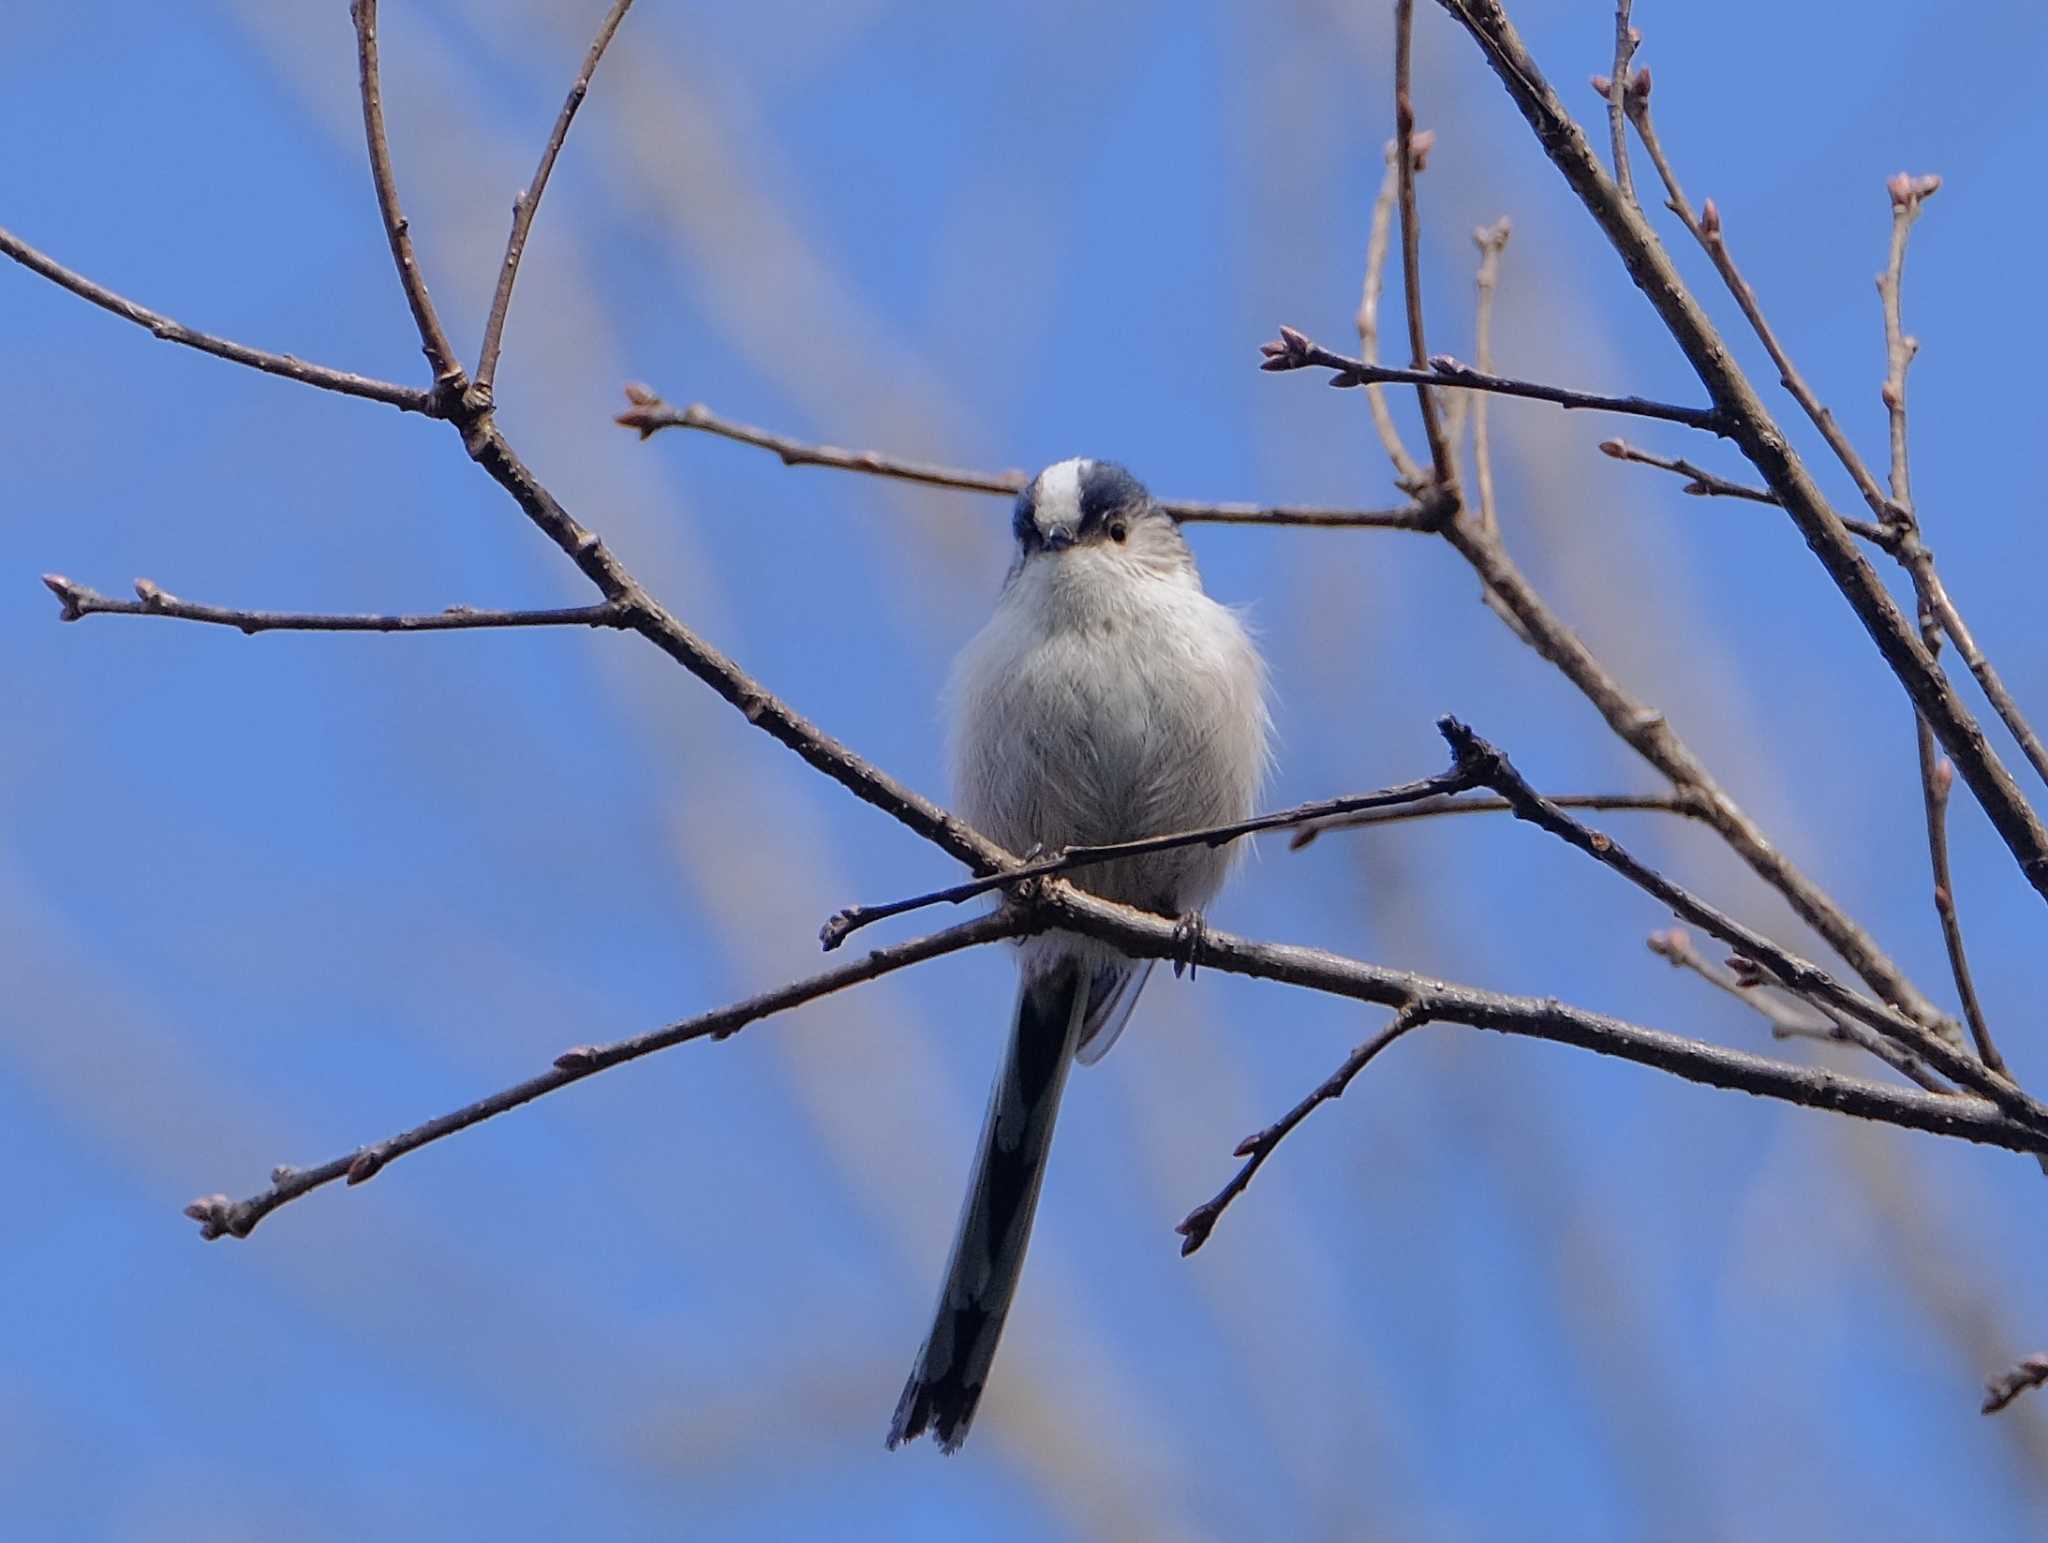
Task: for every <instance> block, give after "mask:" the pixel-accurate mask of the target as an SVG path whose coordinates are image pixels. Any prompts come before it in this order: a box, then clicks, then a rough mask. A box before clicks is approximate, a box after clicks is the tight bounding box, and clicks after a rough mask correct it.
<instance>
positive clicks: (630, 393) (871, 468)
mask: <svg viewBox="0 0 2048 1543" xmlns="http://www.w3.org/2000/svg"><path fill="white" fill-rule="evenodd" d="M626 397H627V400H628V401H630V402H632V403H633V405H632V406H631V407H629V408H627V409H626V411H624V412H622V413H620V414H619V415H618V416H617V417H616V418H615V419H614V420H613V421H614V422H615V423H619V424H621V425H623V426H624V427H626V428H629V429H638V430H639V431H640V437H641V438H642V439H646V438H648V437H649V436H650V435H652V434H655V433H657V432H658V431H660V430H662V429H701V430H702V431H703V432H704V433H707V434H715V435H717V436H718V437H719V438H721V439H730V440H734V441H736V442H737V443H739V444H742V445H752V446H754V447H755V448H756V449H758V450H766V451H768V452H769V453H770V454H772V455H774V456H775V457H776V458H777V459H779V460H780V461H781V462H782V464H783V465H785V466H825V467H830V468H832V469H833V470H835V471H857V472H864V473H866V474H867V475H869V476H873V477H892V478H894V479H895V480H897V481H899V482H917V483H922V484H924V485H925V486H927V487H937V488H959V489H961V490H962V491H964V492H969V493H995V494H1000V495H1002V496H1004V497H1013V496H1014V495H1016V494H1018V493H1021V492H1022V491H1023V490H1024V488H1025V487H1026V486H1027V485H1028V484H1029V483H1030V481H1031V477H1030V474H1029V473H1028V472H1021V471H975V470H972V469H970V468H968V467H963V466H943V465H940V464H939V463H938V462H936V461H917V460H912V459H910V458H908V457H905V456H897V455H889V454H886V453H884V452H882V451H879V450H843V449H841V448H840V447H839V446H837V445H816V444H807V443H805V442H804V441H803V440H798V439H791V438H789V437H788V436H787V435H783V434H777V433H774V432H772V431H771V430H768V429H763V428H756V427H755V426H754V425H753V424H751V423H738V422H735V421H734V420H732V419H730V418H722V417H720V416H719V415H718V414H717V413H715V412H713V411H712V410H711V409H710V408H708V407H706V406H705V405H704V404H703V403H702V402H692V403H690V404H689V406H687V407H674V406H671V405H670V404H669V403H667V402H665V401H663V400H662V399H661V397H660V396H659V394H657V393H656V392H655V391H653V390H652V389H650V388H649V387H646V386H640V385H633V386H628V387H627V388H626ZM1160 507H1161V508H1162V509H1164V510H1165V511H1166V512H1167V513H1168V514H1170V515H1172V516H1173V517H1174V518H1175V519H1177V520H1181V521H1184V522H1186V523H1188V524H1207V525H1320V526H1325V527H1328V528H1331V529H1360V530H1427V529H1429V517H1428V514H1427V512H1426V511H1425V510H1424V509H1423V507H1422V506H1421V505H1420V504H1409V505H1407V506H1405V507H1404V508H1400V509H1336V508H1323V507H1319V506H1309V505H1302V504H1246V503H1223V504H1219V503H1193V502H1189V501H1187V500H1184V499H1170V498H1169V499H1162V500H1160Z"/></svg>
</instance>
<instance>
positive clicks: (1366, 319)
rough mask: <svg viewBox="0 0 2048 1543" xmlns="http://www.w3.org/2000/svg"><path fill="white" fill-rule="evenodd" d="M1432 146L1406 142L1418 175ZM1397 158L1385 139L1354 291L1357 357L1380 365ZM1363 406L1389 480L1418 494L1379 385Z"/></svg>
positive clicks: (1412, 466)
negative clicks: (1361, 272) (1360, 278)
mask: <svg viewBox="0 0 2048 1543" xmlns="http://www.w3.org/2000/svg"><path fill="white" fill-rule="evenodd" d="M1435 143H1436V135H1435V134H1434V133H1433V132H1431V131H1430V130H1427V129H1425V130H1423V132H1421V133H1420V134H1417V135H1414V136H1413V137H1412V138H1411V140H1410V141H1409V147H1408V153H1409V156H1410V158H1411V159H1412V160H1413V161H1414V163H1415V170H1416V171H1417V173H1420V172H1421V171H1422V170H1423V169H1424V168H1425V167H1426V166H1427V165H1428V164H1429V151H1430V147H1431V146H1432V145H1434V144H1435ZM1399 154H1400V142H1399V141H1398V140H1392V139H1390V140H1388V141H1387V149H1386V162H1387V170H1386V175H1384V176H1383V177H1381V178H1380V190H1379V194H1378V196H1377V197H1375V198H1374V199H1373V201H1372V223H1371V225H1370V227H1369V228H1368V231H1367V234H1366V241H1365V278H1364V282H1363V283H1362V285H1361V286H1360V290H1359V296H1358V318H1357V322H1358V357H1359V358H1361V359H1363V360H1364V361H1365V362H1366V363H1367V364H1377V363H1378V362H1379V347H1380V292H1381V276H1382V274H1384V273H1385V271H1386V266H1387V233H1388V231H1389V230H1391V229H1392V227H1393V215H1394V198H1395V195H1396V194H1397V193H1398V192H1399V191H1400V186H1401V177H1400V172H1399V170H1398V169H1397V157H1398V156H1399ZM1365 404H1366V406H1367V407H1368V408H1370V409H1371V411H1372V423H1373V429H1374V431H1375V432H1376V433H1377V434H1378V435H1379V437H1380V444H1381V446H1382V447H1383V448H1384V449H1385V450H1386V452H1387V459H1388V460H1389V461H1391V462H1393V465H1394V481H1395V482H1396V483H1398V484H1399V485H1400V486H1401V487H1402V488H1404V489H1406V490H1407V491H1409V492H1411V493H1413V492H1417V491H1419V490H1420V489H1421V488H1422V487H1423V486H1424V485H1425V483H1426V481H1427V479H1426V478H1424V476H1423V475H1422V468H1421V467H1420V466H1419V465H1417V464H1416V461H1415V457H1414V456H1412V455H1410V454H1409V453H1408V447H1407V446H1406V445H1404V444H1402V443H1401V430H1400V428H1399V426H1398V425H1396V424H1395V422H1394V413H1393V409H1392V408H1390V407H1388V406H1387V393H1386V391H1385V390H1384V389H1383V388H1382V387H1379V386H1367V387H1366V388H1365Z"/></svg>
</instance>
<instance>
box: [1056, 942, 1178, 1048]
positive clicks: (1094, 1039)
mask: <svg viewBox="0 0 2048 1543" xmlns="http://www.w3.org/2000/svg"><path fill="white" fill-rule="evenodd" d="M1157 962H1158V961H1156V960H1153V959H1147V960H1145V961H1144V963H1142V964H1139V963H1136V962H1133V961H1131V960H1128V959H1119V960H1116V961H1115V962H1113V963H1109V964H1100V965H1097V966H1096V967H1095V972H1094V974H1092V975H1091V976H1089V978H1088V1008H1087V1011H1086V1013H1085V1015H1084V1016H1083V1017H1082V1020H1081V1042H1080V1044H1079V1046H1078V1047H1077V1048H1076V1049H1075V1051H1074V1059H1075V1060H1077V1061H1079V1062H1080V1063H1081V1064H1082V1065H1083V1066H1093V1065H1094V1064H1095V1063H1096V1062H1097V1061H1099V1060H1101V1059H1102V1058H1103V1057H1104V1056H1106V1055H1108V1054H1109V1047H1110V1046H1111V1045H1114V1044H1115V1043H1116V1041H1117V1036H1118V1035H1119V1034H1121V1033H1123V1031H1124V1025H1125V1024H1126V1023H1129V1022H1130V1021H1131V1009H1132V1008H1134V1007H1136V1006H1137V1005H1138V993H1139V992H1141V991H1143V990H1144V989H1145V977H1146V976H1148V975H1150V974H1151V973H1152V966H1153V965H1154V964H1155V963H1157Z"/></svg>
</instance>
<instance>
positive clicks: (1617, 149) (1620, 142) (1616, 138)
mask: <svg viewBox="0 0 2048 1543" xmlns="http://www.w3.org/2000/svg"><path fill="white" fill-rule="evenodd" d="M1629 4H1630V0H1619V3H1618V4H1617V5H1616V6H1615V7H1614V68H1613V70H1612V71H1611V72H1610V73H1609V74H1608V75H1607V76H1605V77H1604V78H1602V79H1598V80H1595V81H1594V82H1593V89H1594V90H1596V91H1598V92H1599V93H1600V94H1601V95H1602V96H1604V97H1606V98H1607V133H1608V137H1609V138H1610V139H1611V140H1612V141H1613V151H1614V184H1615V186H1616V187H1618V188H1620V189H1621V196H1622V197H1623V198H1626V199H1627V200H1628V201H1629V202H1630V203H1634V202H1635V201H1636V185H1635V179H1634V178H1633V177H1631V176H1630V175H1629V170H1628V106H1627V99H1628V95H1629V92H1630V90H1631V89H1632V88H1633V87H1634V85H1635V82H1634V80H1633V79H1632V78H1631V76H1630V73H1629V67H1628V66H1629V61H1630V60H1631V59H1633V58H1634V57H1635V54H1636V48H1637V46H1638V45H1639V44H1641V42H1642V41H1643V39H1642V34H1640V33H1639V32H1637V31H1636V30H1635V28H1633V27H1631V26H1630V25H1629V24H1628V12H1629ZM1645 91H1646V92H1647V87H1645Z"/></svg>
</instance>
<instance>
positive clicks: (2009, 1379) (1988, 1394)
mask: <svg viewBox="0 0 2048 1543" xmlns="http://www.w3.org/2000/svg"><path fill="white" fill-rule="evenodd" d="M2044 1382H2048V1355H2030V1356H2028V1357H2027V1358H2026V1359H2025V1360H2024V1361H2022V1362H2020V1363H2019V1365H2017V1366H2015V1367H2014V1368H2013V1369H2012V1370H2011V1371H2009V1372H2002V1373H2000V1374H1999V1375H1998V1376H1996V1377H1993V1378H1992V1379H1991V1380H1990V1381H1989V1382H1987V1383H1985V1384H1984V1407H1983V1408H1982V1409H1981V1410H1980V1411H1978V1412H1979V1413H1981V1414H1996V1413H1998V1411H1999V1410H2001V1409H2003V1408H2004V1407H2005V1406H2006V1405H2007V1404H2009V1403H2011V1402H2012V1401H2013V1400H2014V1399H2016V1398H2018V1397H2019V1396H2020V1395H2021V1394H2022V1393H2025V1392H2027V1391H2029V1390H2030V1389H2033V1388H2038V1387H2040V1386H2041V1384H2042V1383H2044Z"/></svg>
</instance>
